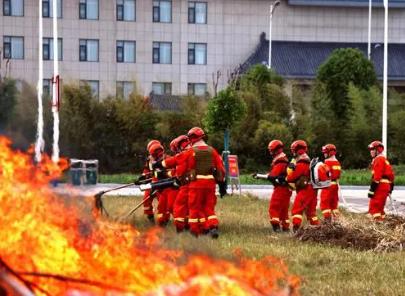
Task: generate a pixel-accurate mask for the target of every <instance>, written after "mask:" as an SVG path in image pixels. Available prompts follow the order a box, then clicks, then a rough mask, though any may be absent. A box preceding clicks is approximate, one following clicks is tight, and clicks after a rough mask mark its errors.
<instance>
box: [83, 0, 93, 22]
mask: <svg viewBox="0 0 405 296" xmlns="http://www.w3.org/2000/svg"><path fill="white" fill-rule="evenodd" d="M79 18H80V19H87V20H98V0H80V3H79Z"/></svg>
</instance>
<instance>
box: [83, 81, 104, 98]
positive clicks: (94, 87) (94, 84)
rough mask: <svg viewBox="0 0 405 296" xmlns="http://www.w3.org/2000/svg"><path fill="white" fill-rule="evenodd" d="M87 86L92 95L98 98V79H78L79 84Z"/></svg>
mask: <svg viewBox="0 0 405 296" xmlns="http://www.w3.org/2000/svg"><path fill="white" fill-rule="evenodd" d="M87 85H88V86H89V87H90V90H91V94H92V96H93V97H96V98H99V96H100V91H99V81H98V80H80V86H82V87H85V86H87Z"/></svg>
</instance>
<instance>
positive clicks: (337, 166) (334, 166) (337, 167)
mask: <svg viewBox="0 0 405 296" xmlns="http://www.w3.org/2000/svg"><path fill="white" fill-rule="evenodd" d="M340 169H341V167H340V165H333V166H332V170H337V171H339V170H340Z"/></svg>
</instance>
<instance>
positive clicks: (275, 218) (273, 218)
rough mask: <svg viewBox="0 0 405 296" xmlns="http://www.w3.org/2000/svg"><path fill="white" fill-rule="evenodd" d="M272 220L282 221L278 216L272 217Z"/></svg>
mask: <svg viewBox="0 0 405 296" xmlns="http://www.w3.org/2000/svg"><path fill="white" fill-rule="evenodd" d="M270 221H277V222H280V219H279V218H277V217H272V218H271V219H270Z"/></svg>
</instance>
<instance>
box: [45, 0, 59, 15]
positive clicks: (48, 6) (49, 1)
mask: <svg viewBox="0 0 405 296" xmlns="http://www.w3.org/2000/svg"><path fill="white" fill-rule="evenodd" d="M53 1H54V0H42V17H53ZM56 5H57V11H58V18H61V17H62V0H57V4H56Z"/></svg>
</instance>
